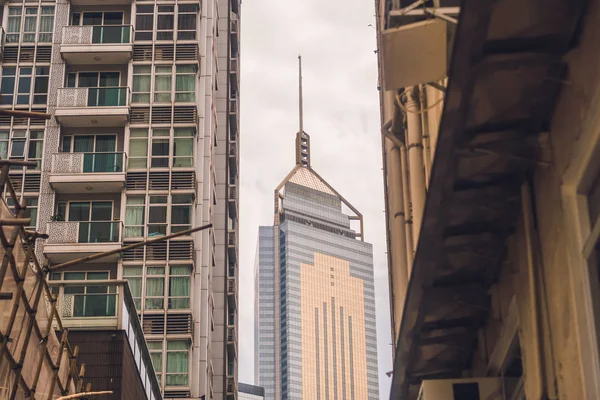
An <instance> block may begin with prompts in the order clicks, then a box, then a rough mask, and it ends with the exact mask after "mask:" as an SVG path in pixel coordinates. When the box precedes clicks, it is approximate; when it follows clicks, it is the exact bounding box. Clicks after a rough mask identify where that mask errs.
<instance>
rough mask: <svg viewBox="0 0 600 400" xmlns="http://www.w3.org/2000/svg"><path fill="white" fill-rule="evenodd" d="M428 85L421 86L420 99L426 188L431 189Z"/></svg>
mask: <svg viewBox="0 0 600 400" xmlns="http://www.w3.org/2000/svg"><path fill="white" fill-rule="evenodd" d="M425 86H426V85H419V86H418V88H419V99H420V106H421V113H420V116H421V126H422V128H423V147H424V153H423V156H424V160H425V187H426V188H427V187H429V176H430V175H431V160H432V158H431V145H430V137H431V135H430V132H429V121H428V117H427V116H428V114H429V108H428V107H427V100H428V99H427V90H426V88H425Z"/></svg>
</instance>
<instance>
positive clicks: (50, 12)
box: [6, 6, 54, 43]
mask: <svg viewBox="0 0 600 400" xmlns="http://www.w3.org/2000/svg"><path fill="white" fill-rule="evenodd" d="M53 28H54V7H52V6H43V7H20V6H19V7H9V8H8V26H7V29H6V32H7V34H6V41H7V42H8V43H19V41H21V42H22V43H34V42H35V40H36V32H37V41H38V42H39V43H51V42H52V32H53ZM21 34H22V35H21Z"/></svg>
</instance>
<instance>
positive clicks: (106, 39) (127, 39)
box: [62, 25, 133, 45]
mask: <svg viewBox="0 0 600 400" xmlns="http://www.w3.org/2000/svg"><path fill="white" fill-rule="evenodd" d="M132 38H133V27H132V26H131V25H94V26H91V25H88V26H65V27H63V32H62V44H81V45H86V44H90V45H91V44H131V39H132Z"/></svg>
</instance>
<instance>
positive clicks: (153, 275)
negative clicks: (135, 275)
mask: <svg viewBox="0 0 600 400" xmlns="http://www.w3.org/2000/svg"><path fill="white" fill-rule="evenodd" d="M146 271H147V274H146V301H145V306H144V308H145V309H146V310H162V309H164V299H165V267H147V269H146Z"/></svg>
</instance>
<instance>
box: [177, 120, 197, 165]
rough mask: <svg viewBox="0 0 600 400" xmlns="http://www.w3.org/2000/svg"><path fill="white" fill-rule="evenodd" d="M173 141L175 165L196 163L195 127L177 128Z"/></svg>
mask: <svg viewBox="0 0 600 400" xmlns="http://www.w3.org/2000/svg"><path fill="white" fill-rule="evenodd" d="M174 133H175V138H174V142H173V167H192V166H193V165H194V159H193V155H194V154H193V153H194V140H193V137H194V128H175V129H174Z"/></svg>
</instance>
